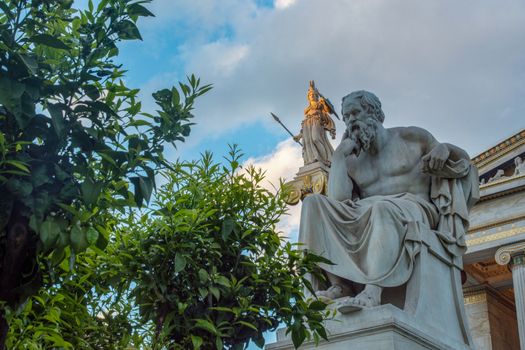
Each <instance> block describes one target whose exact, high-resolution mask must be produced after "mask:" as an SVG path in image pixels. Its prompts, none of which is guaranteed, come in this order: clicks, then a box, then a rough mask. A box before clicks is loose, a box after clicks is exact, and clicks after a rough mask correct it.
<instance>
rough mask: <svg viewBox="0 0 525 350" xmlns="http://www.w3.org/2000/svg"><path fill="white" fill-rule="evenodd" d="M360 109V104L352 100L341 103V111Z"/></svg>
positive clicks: (348, 99)
mask: <svg viewBox="0 0 525 350" xmlns="http://www.w3.org/2000/svg"><path fill="white" fill-rule="evenodd" d="M354 107H355V108H361V103H359V101H357V100H356V99H353V98H347V99H345V100H344V101H343V109H352V108H354Z"/></svg>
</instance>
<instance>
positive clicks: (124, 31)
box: [117, 19, 142, 40]
mask: <svg viewBox="0 0 525 350" xmlns="http://www.w3.org/2000/svg"><path fill="white" fill-rule="evenodd" d="M117 28H118V34H119V37H120V38H121V39H123V40H135V39H139V40H142V37H141V36H140V32H139V29H138V28H137V26H136V25H135V23H133V22H131V21H130V20H127V19H125V20H123V21H121V22H119V23H118V24H117Z"/></svg>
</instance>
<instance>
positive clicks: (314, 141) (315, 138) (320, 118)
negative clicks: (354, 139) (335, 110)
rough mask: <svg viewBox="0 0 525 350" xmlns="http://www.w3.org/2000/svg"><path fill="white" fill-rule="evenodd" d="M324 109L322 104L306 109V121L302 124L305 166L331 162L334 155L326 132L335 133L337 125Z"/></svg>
mask: <svg viewBox="0 0 525 350" xmlns="http://www.w3.org/2000/svg"><path fill="white" fill-rule="evenodd" d="M323 108H324V107H323V105H322V104H321V103H320V102H313V103H312V105H311V106H309V107H307V108H306V109H305V119H304V120H303V121H302V123H301V133H302V136H303V142H304V147H303V159H304V164H305V165H306V164H310V163H314V162H316V161H320V162H323V163H327V162H330V159H331V158H332V153H334V149H333V148H332V145H331V144H330V141H329V140H328V137H327V136H326V132H327V131H328V132H330V133H332V132H335V125H334V122H333V120H332V119H331V118H330V116H329V114H328V112H327V111H325V110H324V109H323Z"/></svg>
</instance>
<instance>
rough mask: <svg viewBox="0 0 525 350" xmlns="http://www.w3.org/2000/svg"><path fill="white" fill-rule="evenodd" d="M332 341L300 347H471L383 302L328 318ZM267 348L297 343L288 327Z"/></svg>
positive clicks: (375, 349) (284, 348)
mask: <svg viewBox="0 0 525 350" xmlns="http://www.w3.org/2000/svg"><path fill="white" fill-rule="evenodd" d="M326 328H327V332H328V339H329V341H328V342H326V341H321V342H320V343H319V344H318V346H316V345H315V344H313V343H312V342H307V343H305V344H304V345H303V346H301V349H318V350H343V349H344V350H347V349H351V350H385V349H390V350H423V349H425V350H428V349H436V350H437V349H439V350H444V349H450V350H467V349H469V350H470V349H472V348H471V347H468V346H466V345H465V344H464V343H461V342H458V341H457V340H455V339H453V338H451V337H450V336H449V335H448V334H446V333H445V332H443V331H442V330H441V327H440V325H439V324H437V323H436V324H426V323H424V322H421V321H417V322H416V320H415V318H414V317H413V316H411V315H409V314H407V313H406V312H404V311H402V310H401V309H399V308H397V307H395V306H393V305H391V304H386V305H381V306H378V307H375V308H372V309H365V310H362V311H358V312H354V313H350V314H338V315H337V316H336V318H335V319H334V320H332V321H327V323H326ZM266 349H267V350H292V349H294V346H293V344H292V341H291V337H290V334H289V335H288V336H285V330H284V329H281V330H279V331H278V333H277V342H276V343H273V344H269V345H268V346H267V347H266Z"/></svg>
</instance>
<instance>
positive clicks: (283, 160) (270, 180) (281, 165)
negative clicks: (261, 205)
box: [244, 140, 303, 237]
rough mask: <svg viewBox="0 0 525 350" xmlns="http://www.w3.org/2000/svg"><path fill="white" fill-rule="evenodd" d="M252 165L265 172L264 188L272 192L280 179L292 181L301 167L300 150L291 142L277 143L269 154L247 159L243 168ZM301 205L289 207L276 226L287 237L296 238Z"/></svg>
mask: <svg viewBox="0 0 525 350" xmlns="http://www.w3.org/2000/svg"><path fill="white" fill-rule="evenodd" d="M248 165H253V166H255V167H257V168H261V169H264V170H265V171H266V183H265V185H266V187H267V188H268V189H269V190H272V191H274V190H275V188H276V187H278V186H279V181H280V179H283V180H285V182H287V181H290V180H292V179H293V178H294V177H295V174H296V173H297V171H298V170H299V167H301V166H302V165H303V158H302V156H301V148H300V147H299V146H298V145H297V144H296V143H294V142H293V141H292V140H287V141H283V142H281V143H279V144H278V145H277V147H276V148H275V149H274V150H273V152H272V153H271V154H268V155H265V156H263V157H258V158H249V159H247V160H246V162H245V163H244V166H248ZM300 214H301V205H300V204H298V205H295V206H290V207H289V212H288V215H286V216H284V217H283V218H282V220H281V222H280V223H279V225H278V228H277V229H278V230H279V231H282V232H283V234H284V235H285V236H287V237H290V236H296V235H297V230H298V229H299V220H300Z"/></svg>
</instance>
